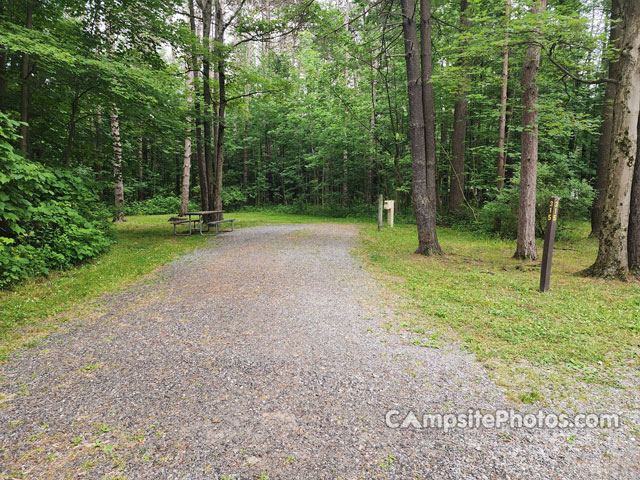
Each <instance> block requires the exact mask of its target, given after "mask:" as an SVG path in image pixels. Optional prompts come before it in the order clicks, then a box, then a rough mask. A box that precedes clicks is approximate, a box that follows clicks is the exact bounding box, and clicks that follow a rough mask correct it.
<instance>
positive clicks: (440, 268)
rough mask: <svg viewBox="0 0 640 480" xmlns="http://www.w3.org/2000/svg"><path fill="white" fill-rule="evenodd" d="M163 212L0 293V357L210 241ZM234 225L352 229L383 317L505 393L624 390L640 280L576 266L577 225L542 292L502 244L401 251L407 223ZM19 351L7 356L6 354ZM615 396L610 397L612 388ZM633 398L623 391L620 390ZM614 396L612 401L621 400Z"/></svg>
mask: <svg viewBox="0 0 640 480" xmlns="http://www.w3.org/2000/svg"><path fill="white" fill-rule="evenodd" d="M169 217H170V215H149V216H132V217H129V218H128V222H127V223H124V224H120V225H117V226H116V227H115V238H116V241H115V243H114V245H113V246H112V248H111V249H110V250H109V251H108V252H107V253H105V254H103V255H101V256H99V257H97V258H96V259H94V260H93V261H91V262H88V263H86V264H84V265H81V266H79V267H77V268H74V269H71V270H67V271H64V272H57V273H55V274H53V275H50V276H49V277H47V278H40V279H31V280H29V281H27V282H24V283H22V284H19V285H17V286H15V287H14V288H13V289H11V290H5V291H0V363H1V362H2V361H3V360H6V359H7V358H8V356H9V355H10V354H11V353H12V352H14V351H16V350H17V349H20V348H23V347H27V348H29V347H35V346H37V345H38V343H39V342H40V341H41V339H42V338H44V337H46V336H47V335H48V334H50V333H51V332H52V331H53V330H55V329H56V328H57V327H58V326H60V325H61V324H63V323H64V322H66V321H68V320H69V319H71V318H74V319H78V318H81V317H82V318H88V317H90V316H92V315H94V314H96V313H99V308H96V307H99V303H98V302H97V301H96V300H98V299H100V298H101V297H102V296H104V295H106V294H113V293H117V292H120V291H122V290H124V289H125V288H126V287H128V286H130V285H132V284H134V283H138V282H140V281H144V279H145V278H147V277H150V276H151V274H152V272H153V271H154V270H156V269H157V268H159V267H161V266H162V265H165V264H167V263H169V262H170V261H172V260H174V259H176V258H179V257H180V256H182V255H184V254H187V253H189V252H191V251H193V250H195V249H196V248H201V247H204V246H206V245H207V244H208V241H209V239H210V238H211V237H203V236H200V235H193V236H191V237H175V236H174V235H173V234H172V233H173V232H172V228H171V226H170V225H169V224H168V223H167V219H168V218H169ZM228 217H233V218H235V219H236V226H237V227H238V228H246V227H251V226H257V225H267V224H270V225H277V224H291V223H356V224H359V225H361V227H362V228H361V234H360V243H359V244H358V246H357V247H356V254H357V255H358V256H359V257H360V258H361V259H362V260H363V262H364V264H365V266H366V268H367V269H368V270H369V271H370V272H372V273H373V274H374V276H375V277H376V278H377V280H378V281H380V282H381V283H382V284H383V285H385V286H387V287H388V288H389V289H390V291H391V292H392V293H393V294H394V295H396V296H398V297H399V298H400V299H401V300H402V301H400V302H396V303H395V305H396V307H397V308H398V320H397V321H396V322H395V323H394V324H393V325H388V328H389V329H390V330H393V329H395V330H401V331H403V332H404V334H405V335H406V336H408V338H409V341H410V342H411V343H413V344H415V345H419V346H423V347H425V348H439V347H441V346H442V345H443V341H446V342H447V343H449V342H453V343H456V344H458V345H459V346H460V347H461V348H463V349H466V350H469V351H470V352H472V353H474V354H475V355H476V357H477V358H478V359H479V360H480V361H481V362H482V363H483V364H484V365H485V366H486V367H487V368H488V369H489V371H490V372H491V374H492V376H493V377H494V379H495V380H496V382H497V383H498V384H500V385H502V386H503V387H505V388H506V391H507V394H508V395H509V396H510V397H511V398H512V399H513V400H516V401H519V402H522V403H542V404H544V403H552V404H556V405H558V404H560V405H564V406H566V407H567V408H572V407H574V406H575V405H576V403H580V402H581V401H582V400H584V399H586V398H591V397H594V392H600V393H599V395H596V396H598V397H600V398H603V395H604V396H606V395H610V394H611V392H612V391H613V392H614V395H617V396H619V395H618V393H620V392H622V396H623V397H624V396H625V395H624V392H625V390H629V389H631V390H633V389H634V386H635V385H636V384H637V378H636V376H637V373H635V372H636V371H637V367H638V366H639V365H640V295H638V294H639V293H640V285H639V284H638V283H631V284H625V283H622V282H615V281H613V282H606V283H605V282H603V281H598V280H593V279H588V278H583V277H581V276H579V275H578V274H577V272H579V271H581V270H582V269H584V268H585V267H587V266H588V265H589V263H590V262H591V261H592V259H593V258H595V254H596V249H597V245H596V243H595V241H594V240H591V239H587V238H586V234H587V232H586V230H585V228H586V227H585V226H584V225H583V224H576V225H574V226H573V232H574V233H573V235H566V238H564V239H562V240H559V241H558V242H557V243H556V251H555V253H554V265H553V273H552V287H551V288H552V290H551V292H550V293H549V294H540V293H539V292H538V291H537V285H538V276H539V262H521V261H516V260H513V259H512V258H511V255H512V253H513V250H514V242H513V241H507V240H501V239H497V238H489V237H486V236H482V235H480V234H476V233H470V232H463V231H459V230H455V229H451V228H439V230H438V233H439V238H440V242H441V245H442V247H443V250H444V252H445V255H444V256H442V257H438V256H436V257H430V258H428V257H422V256H418V255H414V254H413V253H412V252H413V250H414V248H415V245H416V243H417V235H416V233H415V225H403V224H397V225H396V227H395V228H394V229H389V228H385V229H383V231H382V232H378V231H377V229H376V227H375V225H374V224H373V223H371V222H365V221H362V220H358V219H352V218H329V217H313V216H307V215H295V214H287V213H280V212H277V211H274V212H269V211H264V210H262V211H253V212H252V211H248V212H238V213H231V214H229V215H228ZM18 355H19V353H18ZM615 392H617V393H615ZM631 396H633V395H631ZM627 401H628V400H625V399H622V400H620V399H616V404H619V403H620V402H623V403H625V402H627Z"/></svg>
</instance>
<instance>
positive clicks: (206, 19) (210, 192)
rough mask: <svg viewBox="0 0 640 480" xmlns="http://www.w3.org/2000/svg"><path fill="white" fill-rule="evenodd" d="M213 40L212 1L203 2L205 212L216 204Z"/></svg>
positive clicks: (205, 0)
mask: <svg viewBox="0 0 640 480" xmlns="http://www.w3.org/2000/svg"><path fill="white" fill-rule="evenodd" d="M210 38H211V0H204V1H203V2H202V43H203V44H204V47H205V48H204V49H203V50H204V51H205V54H204V55H203V56H202V87H203V94H202V98H203V100H204V115H203V121H202V126H203V129H204V163H205V172H206V173H205V179H206V184H207V196H208V198H207V205H206V206H205V205H203V208H204V209H205V210H209V209H210V208H211V207H213V205H214V202H215V194H214V191H215V185H214V181H215V179H214V170H213V152H212V148H215V147H212V144H213V141H212V138H211V137H212V134H211V131H212V130H211V128H212V126H211V113H212V106H211V82H210V80H211V79H210V73H211V60H210V48H209V40H210Z"/></svg>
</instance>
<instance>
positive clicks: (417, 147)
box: [400, 0, 440, 255]
mask: <svg viewBox="0 0 640 480" xmlns="http://www.w3.org/2000/svg"><path fill="white" fill-rule="evenodd" d="M400 4H401V7H402V30H403V35H404V50H405V63H406V69H407V92H408V94H409V119H410V134H411V158H412V162H411V166H412V180H413V184H412V193H413V208H414V211H415V214H416V223H417V227H418V248H417V250H416V253H419V254H423V255H430V254H433V253H440V246H439V245H438V238H437V236H436V231H435V209H434V208H433V207H435V202H433V200H434V198H433V196H434V195H435V188H433V189H432V192H429V185H428V156H429V155H434V153H435V152H429V148H428V145H427V140H426V139H425V132H426V129H427V127H426V126H425V113H424V112H425V105H423V90H422V89H423V88H424V89H431V97H430V98H429V99H427V102H426V103H427V104H429V105H427V107H430V108H431V110H430V111H431V113H433V86H432V84H431V75H430V74H431V50H430V46H431V35H430V33H431V30H430V29H431V24H430V21H431V15H430V12H431V1H430V0H421V7H422V9H424V10H423V12H422V15H421V24H422V22H424V23H425V25H424V27H423V26H422V25H421V29H423V36H424V33H426V34H427V35H428V38H423V45H422V47H423V52H422V55H423V72H422V74H423V78H422V81H423V82H424V81H425V79H426V81H427V85H424V84H423V85H422V86H421V85H420V82H421V76H420V56H419V53H418V33H417V25H416V15H417V12H416V3H415V0H401V1H400ZM425 44H428V45H429V50H428V51H427V52H425V51H424V45H425ZM432 126H433V125H431V127H432ZM431 133H432V134H433V133H434V132H433V131H432V132H431ZM433 143H435V137H434V138H433ZM434 159H435V155H434ZM432 173H435V172H432ZM433 180H434V184H435V176H434V179H433ZM432 187H433V185H432ZM430 197H431V198H430ZM430 200H431V202H432V205H430V203H429V202H430Z"/></svg>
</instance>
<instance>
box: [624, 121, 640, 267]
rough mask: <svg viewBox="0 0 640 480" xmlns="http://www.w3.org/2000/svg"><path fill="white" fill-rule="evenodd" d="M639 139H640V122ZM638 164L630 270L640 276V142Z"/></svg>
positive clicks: (633, 193)
mask: <svg viewBox="0 0 640 480" xmlns="http://www.w3.org/2000/svg"><path fill="white" fill-rule="evenodd" d="M637 138H638V139H640V121H639V122H638V136H637ZM636 152H637V153H636V164H635V166H634V168H633V184H632V187H631V204H630V206H629V211H630V213H629V236H628V241H627V246H628V249H629V270H630V271H632V272H634V273H635V274H636V275H638V274H640V142H637V145H636Z"/></svg>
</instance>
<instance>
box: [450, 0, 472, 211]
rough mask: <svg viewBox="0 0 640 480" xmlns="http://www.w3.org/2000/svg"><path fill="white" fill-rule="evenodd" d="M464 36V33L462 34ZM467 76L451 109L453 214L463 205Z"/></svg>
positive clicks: (463, 16)
mask: <svg viewBox="0 0 640 480" xmlns="http://www.w3.org/2000/svg"><path fill="white" fill-rule="evenodd" d="M467 6H468V2H467V0H461V1H460V26H461V28H462V29H463V32H464V31H465V30H466V29H468V28H469V19H468V17H467V13H466V10H467ZM463 34H464V33H463ZM462 48H463V49H466V42H462ZM459 63H460V67H461V68H462V70H463V71H465V72H466V70H467V62H466V60H465V57H464V53H463V54H462V56H461V57H460V60H459ZM467 81H468V79H467V74H466V73H464V74H462V78H461V79H460V82H459V84H458V93H457V97H456V103H455V106H454V109H453V137H452V139H451V140H452V144H451V188H450V190H449V209H450V210H451V211H453V212H455V211H458V210H460V208H461V207H462V206H463V205H464V202H465V196H464V176H465V168H464V156H465V151H466V145H465V144H466V138H467V107H468V102H467Z"/></svg>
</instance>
